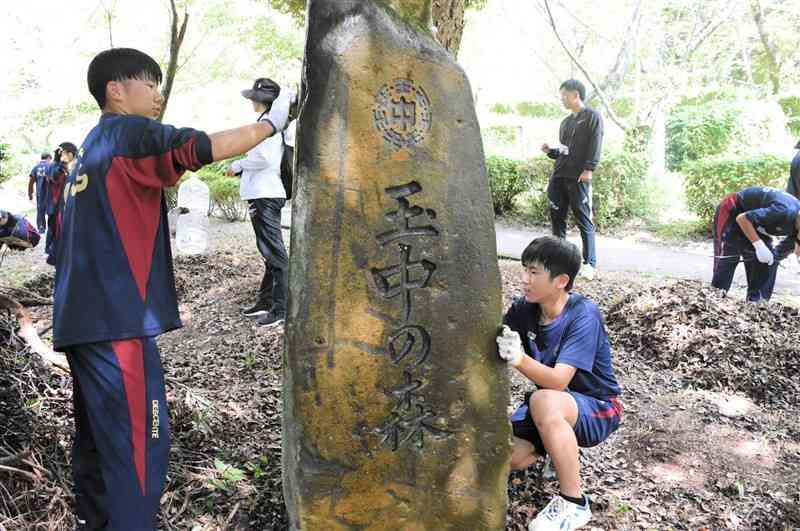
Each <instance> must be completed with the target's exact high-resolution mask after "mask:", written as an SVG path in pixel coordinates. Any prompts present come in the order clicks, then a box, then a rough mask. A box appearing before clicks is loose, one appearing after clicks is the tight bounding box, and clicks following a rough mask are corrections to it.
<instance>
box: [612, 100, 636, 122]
mask: <svg viewBox="0 0 800 531" xmlns="http://www.w3.org/2000/svg"><path fill="white" fill-rule="evenodd" d="M611 108H612V109H613V110H614V113H615V114H616V115H617V116H619V117H620V118H629V117H630V116H632V115H633V113H634V111H635V110H636V102H635V101H634V99H633V98H631V97H630V96H623V97H621V98H617V99H615V100H614V102H613V103H612V104H611Z"/></svg>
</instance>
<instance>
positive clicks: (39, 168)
mask: <svg viewBox="0 0 800 531" xmlns="http://www.w3.org/2000/svg"><path fill="white" fill-rule="evenodd" d="M49 167H50V162H49V161H47V160H41V161H39V163H38V164H37V165H36V166H34V167H33V169H32V170H31V175H30V176H31V177H33V178H34V179H36V198H37V203H38V202H39V200H40V199H43V198H44V197H45V189H46V188H45V187H46V186H47V170H48V168H49Z"/></svg>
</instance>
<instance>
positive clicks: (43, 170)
mask: <svg viewBox="0 0 800 531" xmlns="http://www.w3.org/2000/svg"><path fill="white" fill-rule="evenodd" d="M51 161H52V158H51V157H50V153H42V159H41V160H40V161H39V163H38V164H36V166H34V167H33V169H32V170H31V173H30V175H29V177H30V178H29V179H28V201H33V190H34V188H35V189H36V228H37V229H38V230H39V234H42V233H44V231H45V228H46V227H47V224H46V221H45V215H46V214H47V208H46V203H47V170H48V169H49V168H50V163H51Z"/></svg>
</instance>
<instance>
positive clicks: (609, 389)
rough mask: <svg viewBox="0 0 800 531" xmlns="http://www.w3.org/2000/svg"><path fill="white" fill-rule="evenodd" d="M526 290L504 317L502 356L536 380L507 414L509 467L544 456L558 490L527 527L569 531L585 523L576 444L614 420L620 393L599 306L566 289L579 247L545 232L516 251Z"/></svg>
mask: <svg viewBox="0 0 800 531" xmlns="http://www.w3.org/2000/svg"><path fill="white" fill-rule="evenodd" d="M522 267H523V268H524V269H523V272H522V282H523V290H524V295H523V296H522V297H520V298H518V299H516V300H515V301H514V302H513V304H512V305H511V308H509V310H508V312H506V315H505V317H504V318H503V332H502V334H501V335H500V336H499V337H498V338H497V345H498V351H499V354H500V357H501V358H503V359H504V360H506V361H507V362H508V363H509V364H510V365H511V366H513V367H514V368H516V369H517V370H518V371H519V372H520V373H521V374H522V375H523V376H525V377H526V378H527V379H528V380H530V381H531V382H532V383H534V384H535V385H536V388H537V389H536V390H535V391H533V392H531V393H528V394H527V395H526V397H525V401H524V402H523V403H522V404H521V405H520V407H519V408H518V409H517V410H516V412H515V413H514V414H513V415H512V417H511V424H512V428H513V432H514V448H513V450H512V454H511V467H512V468H513V469H515V470H522V469H525V468H527V467H528V466H530V465H531V464H533V463H534V462H535V461H536V459H537V458H538V457H540V456H545V455H548V454H549V455H550V457H551V458H552V461H553V465H554V466H555V469H556V474H557V475H558V481H559V487H560V492H559V494H558V495H557V496H555V497H554V498H553V499H552V500H551V501H550V503H549V504H548V505H547V506H546V507H545V508H544V509H542V510H541V511H540V512H539V514H538V515H537V516H536V519H535V520H533V521H532V522H531V523H530V524H529V526H528V528H529V529H530V530H531V531H550V530H553V531H556V530H558V531H570V530H572V529H578V528H579V527H581V526H583V525H585V524H586V523H588V522H589V520H590V519H591V516H592V512H591V510H590V509H589V500H588V499H587V498H586V496H584V495H583V493H582V490H581V481H580V474H579V470H580V462H579V460H578V448H579V447H590V446H595V445H598V444H600V443H601V442H603V441H604V440H605V439H606V438H608V436H609V435H611V433H613V432H614V431H615V430H616V429H617V428H618V427H619V423H620V418H621V414H622V403H621V402H620V401H619V399H618V396H619V394H620V392H621V390H620V386H619V384H618V383H617V379H616V376H615V375H614V369H613V366H612V362H611V348H610V346H609V343H608V335H607V334H606V330H605V326H604V324H603V316H602V314H601V313H600V310H599V309H598V308H597V306H596V305H595V304H594V303H593V302H592V301H590V300H589V299H587V298H585V297H582V296H581V295H576V294H570V290H571V289H572V284H573V282H574V280H575V276H576V275H577V274H578V271H579V269H580V267H581V254H580V252H579V251H578V249H577V247H575V246H574V245H573V244H571V243H569V242H568V241H566V240H563V239H560V238H555V237H552V236H545V237H542V238H537V239H535V240H533V241H532V242H531V243H530V245H528V247H527V248H526V249H525V251H524V252H523V253H522Z"/></svg>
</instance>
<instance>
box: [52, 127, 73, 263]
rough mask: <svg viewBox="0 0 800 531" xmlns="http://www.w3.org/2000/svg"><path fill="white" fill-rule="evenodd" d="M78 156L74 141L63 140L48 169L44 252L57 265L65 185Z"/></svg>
mask: <svg viewBox="0 0 800 531" xmlns="http://www.w3.org/2000/svg"><path fill="white" fill-rule="evenodd" d="M77 158H78V148H77V147H76V146H75V144H73V143H72V142H62V143H61V144H59V146H58V149H56V152H55V160H54V161H53V163H52V164H50V167H49V168H48V169H47V199H46V201H45V207H46V211H47V234H46V236H45V245H44V252H45V253H46V254H47V263H48V264H50V265H55V253H54V252H53V245H54V244H55V241H56V238H58V234H59V232H60V230H61V215H62V210H63V208H62V207H63V205H64V186H65V185H66V183H67V177H69V174H70V172H72V170H73V169H74V168H75V163H76V162H77Z"/></svg>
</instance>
